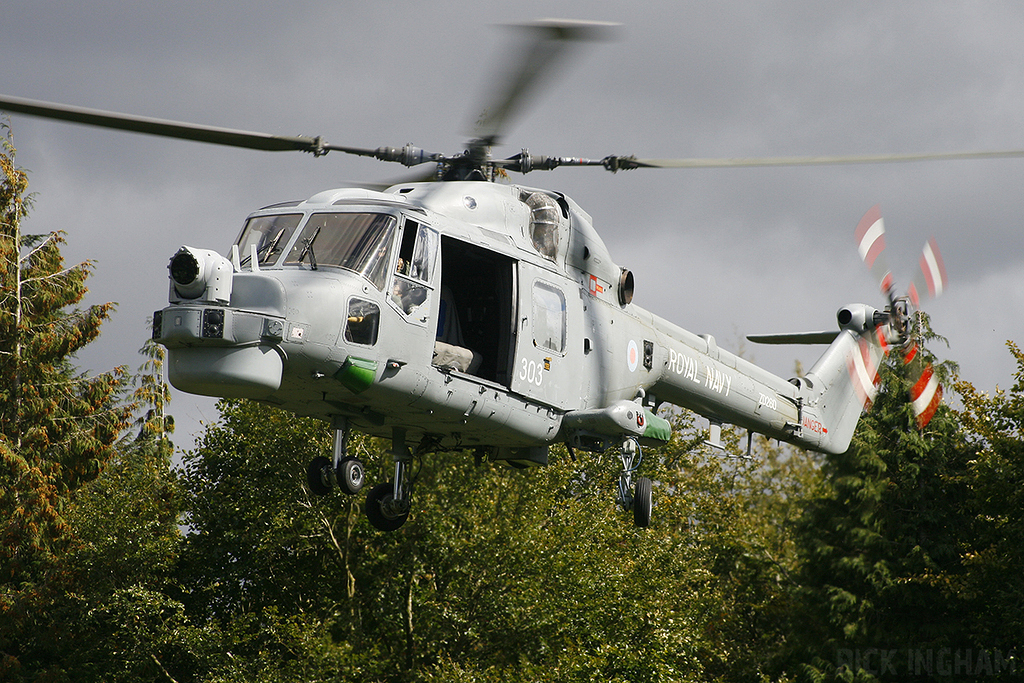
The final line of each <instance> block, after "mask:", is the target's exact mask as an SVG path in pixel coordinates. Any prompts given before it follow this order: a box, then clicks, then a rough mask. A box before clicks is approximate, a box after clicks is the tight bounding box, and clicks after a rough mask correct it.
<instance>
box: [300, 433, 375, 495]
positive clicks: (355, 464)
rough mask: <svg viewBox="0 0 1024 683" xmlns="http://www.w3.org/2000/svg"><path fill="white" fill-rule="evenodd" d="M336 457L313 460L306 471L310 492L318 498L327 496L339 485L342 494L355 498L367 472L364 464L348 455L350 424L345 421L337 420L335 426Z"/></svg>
mask: <svg viewBox="0 0 1024 683" xmlns="http://www.w3.org/2000/svg"><path fill="white" fill-rule="evenodd" d="M333 426H334V446H333V448H332V450H333V453H334V457H333V459H328V458H325V457H323V456H322V455H321V456H318V457H316V458H313V460H312V461H311V462H310V463H309V467H308V468H307V469H306V475H307V478H308V483H309V490H310V491H312V492H313V493H314V494H316V495H318V496H325V495H327V494H328V493H330V492H331V489H332V488H334V484H335V483H337V485H338V488H340V489H341V490H342V492H344V493H346V494H348V495H350V496H354V495H356V494H357V493H359V492H360V491H361V490H362V488H363V484H365V483H366V471H365V470H364V469H363V463H362V461H360V460H359V458H356V457H355V456H351V455H348V454H347V450H348V424H346V422H345V420H343V419H338V420H335V422H334V424H333Z"/></svg>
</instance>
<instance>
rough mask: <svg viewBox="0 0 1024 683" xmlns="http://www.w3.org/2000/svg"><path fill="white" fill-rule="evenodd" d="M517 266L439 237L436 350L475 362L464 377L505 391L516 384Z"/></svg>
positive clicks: (473, 246)
mask: <svg viewBox="0 0 1024 683" xmlns="http://www.w3.org/2000/svg"><path fill="white" fill-rule="evenodd" d="M514 263H515V262H514V261H513V260H512V259H511V258H509V257H508V256H505V255H503V254H499V253H497V252H494V251H490V250H488V249H484V248H483V247H479V246H477V245H475V244H470V243H469V242H463V241H461V240H457V239H453V238H451V237H446V236H442V237H441V292H440V302H439V305H438V315H437V337H436V343H435V349H438V348H445V345H446V346H447V347H454V348H451V349H449V352H450V353H452V354H453V355H455V356H459V355H464V354H465V352H466V351H468V352H470V353H471V355H472V357H473V363H472V365H471V366H470V367H469V368H467V370H466V371H465V372H466V374H469V375H473V376H475V377H479V378H481V379H485V380H489V381H491V382H495V383H497V384H501V385H503V386H505V387H508V386H510V383H511V381H512V349H513V347H514V344H515V342H514V335H515V326H514V321H515V308H516V307H515V296H516V294H515V290H516V288H515V269H514Z"/></svg>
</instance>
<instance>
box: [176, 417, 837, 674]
mask: <svg viewBox="0 0 1024 683" xmlns="http://www.w3.org/2000/svg"><path fill="white" fill-rule="evenodd" d="M219 406H220V410H221V412H222V417H221V420H220V421H218V423H216V424H213V425H210V426H208V428H207V431H206V433H205V434H204V435H203V437H202V438H201V440H200V442H199V445H198V448H197V450H196V451H195V452H193V453H190V454H188V455H187V457H186V464H187V470H186V473H185V475H184V478H183V484H184V487H185V489H186V490H187V492H188V494H187V497H186V501H187V504H186V507H187V510H188V514H187V517H186V520H187V523H188V524H189V527H190V535H189V536H188V539H187V545H186V548H185V550H184V551H183V557H184V559H185V564H184V566H185V568H186V571H184V572H183V574H182V576H183V578H182V580H183V581H185V583H186V587H187V596H188V597H187V599H186V600H185V604H186V606H187V614H188V616H189V618H190V619H191V620H192V621H191V623H192V624H193V626H194V627H200V626H202V627H203V628H206V629H207V631H206V633H208V634H212V633H214V632H216V633H218V634H219V635H218V636H217V637H218V638H220V641H219V642H220V643H221V645H220V646H219V648H220V653H221V654H220V656H219V657H214V658H212V659H210V660H208V665H209V666H208V669H207V670H208V671H211V672H217V673H216V675H217V676H221V677H225V678H230V677H232V676H237V677H242V678H246V679H251V678H255V677H259V678H261V679H291V678H299V677H307V678H314V677H317V676H319V677H327V676H334V677H337V678H341V679H344V680H395V681H401V680H420V679H423V680H467V681H468V680H487V681H492V680H493V681H506V680H507V681H513V680H565V679H567V678H568V679H572V678H577V679H588V680H589V679H594V678H600V679H602V680H651V681H658V680H701V679H702V678H704V677H715V678H718V679H721V680H737V681H738V680H747V679H749V677H750V674H749V672H750V671H754V672H758V671H760V672H762V673H763V672H766V671H768V670H769V666H770V664H771V659H772V657H773V656H774V652H775V651H776V650H777V649H778V646H779V642H780V641H781V640H782V639H783V638H784V634H783V631H782V630H781V625H784V623H785V621H784V620H781V619H779V618H778V617H779V616H780V615H782V614H784V612H785V608H786V604H787V603H786V601H787V593H786V591H785V590H784V589H785V581H784V576H785V575H786V574H787V573H789V572H791V571H792V566H791V562H792V555H793V553H792V549H791V546H792V544H791V542H789V541H787V540H786V539H785V538H784V536H785V531H784V530H785V528H786V527H785V525H784V524H783V523H782V522H781V521H780V518H783V517H786V516H792V515H794V514H795V512H794V510H796V509H797V506H798V499H799V494H798V492H799V491H800V490H802V489H803V488H804V487H812V486H813V485H814V484H813V482H814V481H815V480H816V476H817V475H816V472H817V466H816V465H815V464H814V463H813V462H812V461H809V460H806V459H804V458H803V457H802V455H801V454H799V453H793V454H783V452H782V451H776V453H775V455H773V456H772V457H771V458H768V459H766V460H765V461H763V462H757V461H750V462H748V461H745V460H723V459H721V458H719V457H708V456H706V455H704V454H702V452H698V446H699V444H700V443H701V442H702V440H703V434H702V433H701V432H700V431H699V430H697V429H696V428H695V427H694V425H693V422H692V419H690V418H688V417H684V416H682V415H680V416H679V417H678V418H677V430H676V431H677V437H676V438H675V439H673V441H672V443H671V444H669V445H668V446H667V447H665V448H663V449H649V450H648V451H647V452H646V455H645V461H644V464H643V471H644V474H645V475H649V476H652V477H653V478H654V479H655V480H656V482H657V484H656V496H657V500H656V515H655V522H654V524H653V525H652V526H651V527H650V528H649V529H644V530H641V529H636V528H634V527H633V525H632V521H631V518H630V515H628V514H625V513H623V512H622V511H621V510H619V508H618V507H617V505H616V504H615V503H614V501H613V494H612V490H613V484H612V482H613V480H614V477H615V471H616V467H617V461H616V459H614V458H609V457H604V458H602V457H599V456H596V455H593V454H587V453H579V454H577V457H576V458H575V459H573V458H572V457H570V456H569V454H568V453H567V452H566V451H564V450H562V449H553V452H552V455H551V464H550V465H549V466H548V467H546V468H539V469H535V470H527V471H518V470H511V469H508V468H505V467H502V466H499V465H496V464H493V463H489V462H486V461H482V462H477V461H476V460H475V458H474V457H473V454H472V453H471V452H454V453H432V454H427V455H424V456H423V457H422V458H421V459H419V460H418V461H417V463H416V466H415V467H414V468H413V470H414V473H415V486H414V488H415V491H414V495H413V498H412V502H413V508H414V509H413V513H412V515H411V516H410V519H409V521H408V522H407V523H406V524H405V526H403V527H402V529H400V530H399V531H397V532H394V533H391V534H386V533H381V532H378V531H376V530H375V529H373V528H372V527H371V526H370V525H369V523H368V522H367V521H366V520H365V519H364V517H363V515H362V511H361V500H353V499H350V498H346V497H344V496H342V495H340V494H335V495H332V496H327V497H324V498H318V497H315V496H312V495H310V493H309V492H308V490H307V488H306V484H305V464H306V463H307V462H308V461H309V460H310V459H311V458H313V457H315V456H317V455H322V454H325V453H327V452H329V450H330V434H329V430H328V429H327V428H326V426H325V425H324V424H323V423H321V422H318V421H315V420H305V419H296V418H295V417H294V416H291V415H289V414H287V413H282V412H281V411H278V410H275V409H272V408H269V407H266V406H261V405H258V404H254V403H250V402H245V401H223V402H221V403H220V404H219ZM350 449H351V450H353V451H355V452H358V453H359V454H360V455H361V457H362V458H363V459H364V461H365V462H366V464H367V471H368V472H369V473H370V474H371V475H374V474H376V475H377V476H378V477H380V478H386V477H387V475H388V473H389V470H390V458H389V456H388V455H387V453H386V450H385V444H384V443H382V442H380V441H379V440H376V439H368V438H366V437H362V436H356V437H354V438H353V439H352V441H351V443H350ZM788 473H794V474H796V475H797V476H795V477H793V479H792V481H793V483H789V481H790V480H789V479H788ZM787 497H788V500H787ZM767 501H772V502H771V504H770V505H768V503H767ZM761 503H765V505H762V504H761ZM225 653H230V654H231V657H228V656H226V655H225ZM211 675H212V674H211ZM755 675H757V674H756V673H755Z"/></svg>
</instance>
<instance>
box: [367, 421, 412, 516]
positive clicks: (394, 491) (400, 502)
mask: <svg viewBox="0 0 1024 683" xmlns="http://www.w3.org/2000/svg"><path fill="white" fill-rule="evenodd" d="M391 454H392V456H393V457H394V460H395V478H394V480H392V481H389V482H385V483H383V484H377V485H376V486H374V487H373V488H372V489H370V493H369V494H368V495H367V496H366V517H367V519H369V520H370V524H372V525H373V526H374V527H376V528H377V529H380V530H381V531H394V530H396V529H398V528H399V527H400V526H402V525H403V524H405V520H406V519H408V518H409V497H410V493H411V491H410V488H411V486H410V482H409V476H408V466H409V461H410V460H412V453H411V452H410V451H409V447H408V446H407V445H406V443H405V430H404V429H398V428H397V427H396V428H395V430H394V432H393V434H392V437H391Z"/></svg>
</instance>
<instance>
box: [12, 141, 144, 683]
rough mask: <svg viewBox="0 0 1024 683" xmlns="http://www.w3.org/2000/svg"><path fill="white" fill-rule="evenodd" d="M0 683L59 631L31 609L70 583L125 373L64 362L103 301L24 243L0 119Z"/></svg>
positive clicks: (99, 316) (115, 427) (57, 257)
mask: <svg viewBox="0 0 1024 683" xmlns="http://www.w3.org/2000/svg"><path fill="white" fill-rule="evenodd" d="M0 131H2V132H3V134H2V135H0V457H2V462H0V678H4V677H5V676H14V675H16V674H17V671H19V670H27V669H29V668H31V666H33V665H32V664H31V662H33V661H34V662H35V663H36V665H38V666H46V664H45V662H47V661H48V660H50V655H51V654H52V652H53V648H54V647H55V643H56V640H57V639H59V634H55V633H52V632H51V631H50V630H48V629H47V625H46V618H47V617H46V615H45V613H44V612H43V610H41V609H40V607H41V605H45V604H47V602H48V601H49V600H51V599H52V598H53V596H54V595H57V594H60V593H61V591H62V590H63V589H64V588H65V587H66V581H67V580H68V578H69V574H68V567H67V566H66V565H65V564H64V563H63V562H62V560H63V558H64V557H65V553H66V552H67V550H68V548H69V547H70V544H71V542H72V537H71V534H70V529H69V527H68V525H67V523H66V520H65V511H66V507H67V503H68V500H69V497H70V496H71V494H72V493H73V492H74V491H75V490H77V489H78V488H79V487H80V486H82V485H83V484H84V483H86V482H88V481H90V480H92V479H94V478H95V477H96V476H97V475H98V474H99V472H100V471H101V469H102V468H103V465H104V463H105V462H106V461H107V460H108V459H109V458H110V456H111V454H112V453H113V447H114V444H115V443H116V441H117V439H118V437H119V435H120V433H121V432H122V431H123V429H124V428H125V427H126V422H127V419H128V416H129V415H130V412H131V408H132V406H131V405H130V404H129V403H125V402H123V401H121V400H120V399H121V398H122V395H121V394H122V390H123V385H124V382H125V377H126V373H125V370H124V368H116V369H115V370H113V371H111V372H109V373H105V374H102V375H99V376H95V377H88V376H85V375H82V374H79V373H78V372H77V371H76V369H75V367H74V365H73V364H72V361H71V358H72V356H73V354H74V353H75V352H76V351H78V350H79V349H81V348H82V347H83V346H85V345H86V344H87V343H89V342H90V341H92V340H93V339H95V338H96V336H97V335H98V334H99V328H100V324H101V323H102V322H103V321H104V320H105V319H106V318H107V317H108V316H109V315H110V312H111V310H112V308H113V304H100V305H95V306H88V307H85V308H78V307H77V305H78V304H79V303H80V302H81V300H82V298H83V296H84V295H85V293H86V287H85V281H86V279H87V278H88V276H89V274H90V271H91V264H90V263H88V262H86V263H82V264H79V265H77V266H72V267H70V268H65V267H64V265H63V259H62V257H61V251H60V250H61V245H62V244H63V243H64V234H63V233H62V232H59V231H57V232H51V233H49V234H47V235H36V236H26V235H23V233H22V230H21V224H22V221H23V220H24V219H25V217H26V216H27V214H28V209H29V205H30V203H31V202H30V199H31V198H30V197H29V196H28V195H26V192H27V189H28V177H27V174H26V172H25V171H24V170H23V169H21V168H19V167H18V166H17V165H16V163H15V148H14V145H13V141H12V137H11V134H10V128H9V126H7V125H6V124H3V123H0Z"/></svg>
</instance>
